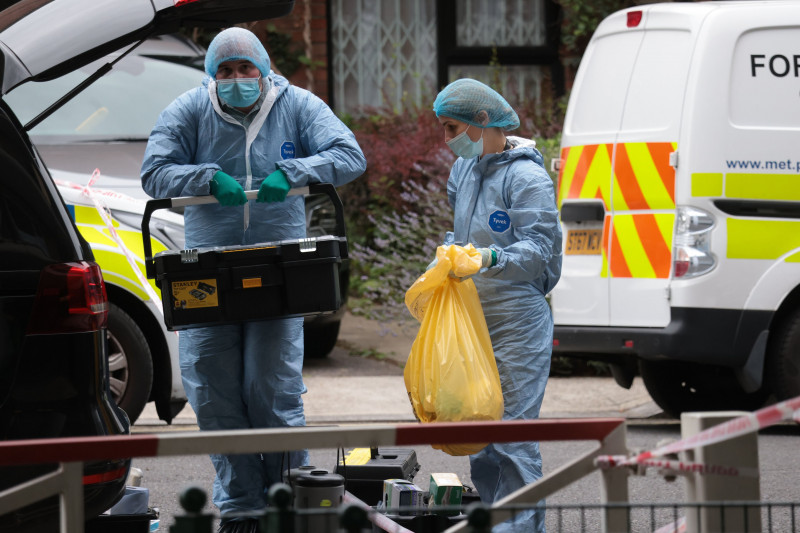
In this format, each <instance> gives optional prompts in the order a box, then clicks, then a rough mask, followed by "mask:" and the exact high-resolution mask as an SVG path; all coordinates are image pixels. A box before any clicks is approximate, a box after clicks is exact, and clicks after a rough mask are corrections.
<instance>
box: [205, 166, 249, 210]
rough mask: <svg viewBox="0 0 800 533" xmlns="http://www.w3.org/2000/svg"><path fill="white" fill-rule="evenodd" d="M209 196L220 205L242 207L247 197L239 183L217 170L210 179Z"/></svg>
mask: <svg viewBox="0 0 800 533" xmlns="http://www.w3.org/2000/svg"><path fill="white" fill-rule="evenodd" d="M210 186H211V194H213V195H214V198H216V199H217V201H218V202H219V203H220V205H228V206H230V205H244V204H246V203H247V195H246V194H245V193H244V189H243V188H242V186H241V185H239V182H238V181H236V180H235V179H233V178H232V177H230V176H228V175H227V174H225V173H224V172H222V171H221V170H218V171H217V173H216V174H214V177H213V178H211V183H210Z"/></svg>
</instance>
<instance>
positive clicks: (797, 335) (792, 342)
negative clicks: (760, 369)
mask: <svg viewBox="0 0 800 533" xmlns="http://www.w3.org/2000/svg"><path fill="white" fill-rule="evenodd" d="M767 354H768V355H767V357H768V359H767V369H766V371H767V376H766V377H767V380H768V383H769V384H770V386H771V389H772V392H774V393H775V397H776V398H777V399H778V401H782V400H788V399H789V398H794V397H796V396H800V309H795V310H794V311H793V312H792V313H790V314H789V315H788V316H787V317H786V318H785V319H784V320H783V321H782V322H781V323H780V324H778V327H777V328H776V329H775V334H774V335H770V339H769V345H768V348H767Z"/></svg>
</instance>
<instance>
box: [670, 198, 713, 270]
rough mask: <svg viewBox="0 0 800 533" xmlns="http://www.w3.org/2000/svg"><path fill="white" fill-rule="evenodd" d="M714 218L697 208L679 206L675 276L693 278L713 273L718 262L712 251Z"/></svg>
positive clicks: (673, 262) (674, 263)
mask: <svg viewBox="0 0 800 533" xmlns="http://www.w3.org/2000/svg"><path fill="white" fill-rule="evenodd" d="M713 228H714V219H713V217H712V216H711V215H710V214H708V213H706V212H705V211H701V210H700V209H696V208H694V207H679V208H678V218H677V221H676V227H675V246H674V249H673V254H672V276H673V278H680V279H689V278H694V277H697V276H700V275H702V274H705V273H707V272H710V271H711V270H712V269H713V268H714V266H715V265H716V262H717V261H716V259H715V258H714V255H713V254H712V253H711V230H712V229H713Z"/></svg>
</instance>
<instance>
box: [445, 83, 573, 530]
mask: <svg viewBox="0 0 800 533" xmlns="http://www.w3.org/2000/svg"><path fill="white" fill-rule="evenodd" d="M433 110H434V112H435V113H436V116H437V117H438V119H439V122H440V123H441V124H442V126H443V127H444V140H445V142H446V143H447V145H448V146H449V147H450V148H451V149H452V150H453V152H454V153H455V154H456V155H457V156H458V157H459V158H458V159H457V160H456V162H455V163H454V164H453V167H452V169H451V171H450V177H449V179H448V181H447V196H448V199H449V202H450V206H451V207H452V208H453V211H454V224H453V230H454V231H453V232H447V234H446V236H445V242H444V244H458V245H461V246H464V245H466V244H468V243H471V244H472V245H474V246H475V247H476V248H478V249H479V250H480V252H481V256H482V259H483V261H482V268H481V270H480V271H479V272H478V274H476V275H474V276H473V277H472V278H471V279H472V280H473V281H474V282H475V286H476V287H477V289H478V294H479V295H480V300H481V306H482V307H483V313H484V315H485V317H486V323H487V325H488V327H489V335H490V336H491V339H492V348H493V349H494V355H495V358H496V360H497V369H498V371H499V373H500V383H501V385H502V388H503V400H504V402H505V409H504V413H503V419H504V420H530V419H535V418H538V417H539V408H540V407H541V405H542V398H543V397H544V389H545V385H546V384H547V379H548V376H549V373H550V357H551V355H552V345H553V318H552V315H551V313H550V307H549V305H548V303H547V301H546V300H545V295H546V294H547V293H548V292H550V291H551V290H552V289H553V287H554V286H555V285H556V283H557V282H558V279H559V277H560V275H561V246H562V244H561V224H560V222H559V220H558V210H557V208H556V201H555V190H554V187H553V182H552V180H551V179H550V176H549V175H548V174H547V172H546V171H545V169H544V166H543V160H542V154H541V153H539V151H538V150H537V149H536V148H535V145H534V143H533V141H530V140H528V139H523V138H519V137H511V136H506V134H505V131H507V130H513V129H515V128H517V127H518V126H519V118H518V117H517V114H516V112H515V111H514V110H513V109H512V108H511V106H510V105H509V104H508V103H507V102H506V100H505V99H504V98H503V97H502V96H501V95H500V94H498V93H497V92H496V91H494V90H493V89H491V88H490V87H488V86H487V85H484V84H483V83H481V82H479V81H476V80H472V79H460V80H456V81H454V82H453V83H451V84H450V85H448V86H447V87H445V88H444V89H443V90H442V91H441V92H440V93H439V94H438V96H437V97H436V100H435V101H434V104H433ZM470 470H471V478H472V482H473V483H474V485H475V488H476V489H477V491H478V494H479V495H480V498H481V500H482V501H483V502H484V503H492V502H495V501H497V500H499V499H501V498H503V497H505V496H507V495H508V494H510V493H512V492H514V491H515V490H517V489H519V488H521V487H523V486H525V485H527V484H529V483H532V482H533V481H536V480H537V479H539V478H541V477H542V456H541V454H540V453H539V443H538V442H514V443H506V444H489V445H488V446H487V447H486V448H484V449H483V450H481V451H480V452H478V453H476V454H474V455H471V456H470ZM544 529H545V526H544V510H543V509H540V510H536V511H533V510H527V511H525V512H522V513H519V514H518V515H517V517H516V518H515V519H514V520H513V521H506V522H503V523H501V524H499V525H497V526H495V528H494V529H493V531H494V532H495V533H499V532H503V533H505V532H522V531H526V532H527V531H537V532H542V531H544Z"/></svg>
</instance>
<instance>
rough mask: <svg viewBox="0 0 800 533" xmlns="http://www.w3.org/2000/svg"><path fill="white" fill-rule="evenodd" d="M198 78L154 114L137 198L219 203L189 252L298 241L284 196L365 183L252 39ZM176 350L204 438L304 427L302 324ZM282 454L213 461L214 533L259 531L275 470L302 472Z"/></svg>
mask: <svg viewBox="0 0 800 533" xmlns="http://www.w3.org/2000/svg"><path fill="white" fill-rule="evenodd" d="M205 70H206V74H208V77H206V78H205V79H204V80H203V83H202V86H200V87H196V88H195V89H192V90H190V91H188V92H186V93H184V94H182V95H181V96H179V97H178V98H177V99H176V100H175V101H174V102H172V103H171V104H170V105H169V106H168V107H167V108H166V109H165V110H164V111H163V112H162V113H161V115H160V116H159V118H158V121H157V123H156V125H155V127H154V128H153V131H152V133H151V134H150V139H149V141H148V143H147V150H146V152H145V156H144V161H143V164H142V172H141V178H142V185H143V187H144V190H145V191H146V192H147V193H148V194H149V195H150V196H152V197H154V198H167V197H178V196H201V195H209V194H213V195H214V196H215V197H216V198H217V200H218V203H212V204H205V205H194V206H187V207H186V209H185V228H186V230H185V231H186V246H187V248H200V247H209V246H230V245H245V244H255V243H262V242H271V241H281V240H284V239H298V238H302V237H305V236H306V231H305V228H306V218H305V208H304V199H303V196H302V195H297V196H288V197H287V194H288V192H289V189H290V188H293V187H304V186H306V185H308V184H311V183H321V182H322V183H332V184H334V185H336V186H340V185H344V184H345V183H348V182H349V181H351V180H353V179H355V178H356V177H358V176H359V175H361V174H362V173H363V172H364V170H365V168H366V160H365V158H364V154H363V152H362V151H361V149H360V148H359V146H358V144H357V142H356V139H355V137H354V135H353V133H352V132H351V131H350V130H349V129H348V128H347V127H346V126H345V125H344V124H343V123H342V122H341V121H340V120H339V119H338V118H337V117H336V116H335V115H334V114H333V112H332V111H331V110H330V108H329V107H328V106H327V105H326V104H325V103H324V102H323V101H322V100H320V99H319V98H317V97H316V96H315V95H313V94H312V93H310V92H308V91H306V90H304V89H301V88H298V87H295V86H292V85H290V84H289V82H288V81H287V80H286V79H285V78H283V77H282V76H279V75H277V74H276V73H274V72H272V71H271V70H270V59H269V56H268V55H267V52H266V50H265V49H264V46H263V45H262V44H261V42H260V41H259V39H258V38H257V37H256V36H255V35H254V34H253V33H252V32H250V31H248V30H245V29H243V28H229V29H226V30H224V31H222V32H221V33H219V34H218V35H217V36H216V37H215V38H214V40H213V41H212V42H211V44H210V45H209V48H208V51H207V54H206V58H205ZM255 189H258V198H257V199H256V200H251V201H248V200H247V198H246V196H245V190H255ZM289 297H290V298H291V295H289ZM179 346H180V366H181V375H182V378H183V384H184V387H185V389H186V394H187V396H188V399H189V403H190V404H191V406H192V408H193V409H194V411H195V413H196V414H197V422H198V425H199V427H200V429H201V430H223V429H249V428H274V427H283V426H303V425H305V415H304V412H303V401H302V398H301V394H303V393H304V392H306V388H305V385H304V384H303V378H302V368H303V318H302V317H301V318H289V319H277V320H268V321H259V322H247V323H242V324H237V325H225V326H213V327H201V328H196V329H188V330H185V331H182V332H181V333H180V341H179ZM290 456H291V457H290V461H288V462H287V461H284V454H280V453H278V454H264V455H212V456H211V460H212V462H213V464H214V468H215V469H216V474H217V475H216V478H215V480H214V490H213V501H214V504H215V505H216V506H217V507H218V508H219V512H220V515H221V526H220V531H226V532H234V531H235V532H249V531H255V529H256V527H257V522H256V521H255V520H252V519H246V520H243V519H242V516H241V515H250V516H251V517H252V516H254V515H256V514H257V513H260V512H263V510H264V509H265V507H266V496H267V491H268V490H269V488H270V486H271V485H272V484H274V483H276V482H278V481H280V480H281V474H282V469H286V468H289V467H290V466H291V467H292V468H295V467H298V466H300V465H304V464H307V463H308V452H307V451H294V452H292V453H291V454H290ZM236 515H239V516H236Z"/></svg>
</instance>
